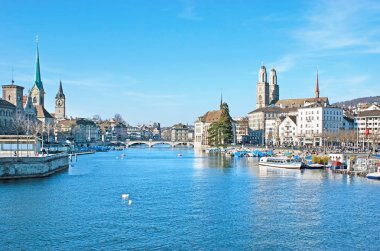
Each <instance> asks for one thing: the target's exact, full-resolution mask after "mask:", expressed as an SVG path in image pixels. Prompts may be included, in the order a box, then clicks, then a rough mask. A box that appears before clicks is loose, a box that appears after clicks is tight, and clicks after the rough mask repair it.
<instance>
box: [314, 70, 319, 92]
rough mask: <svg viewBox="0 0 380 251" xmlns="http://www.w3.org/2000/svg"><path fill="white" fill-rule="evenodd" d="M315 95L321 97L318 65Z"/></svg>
mask: <svg viewBox="0 0 380 251" xmlns="http://www.w3.org/2000/svg"><path fill="white" fill-rule="evenodd" d="M315 97H316V98H319V83H318V67H317V83H316V86H315Z"/></svg>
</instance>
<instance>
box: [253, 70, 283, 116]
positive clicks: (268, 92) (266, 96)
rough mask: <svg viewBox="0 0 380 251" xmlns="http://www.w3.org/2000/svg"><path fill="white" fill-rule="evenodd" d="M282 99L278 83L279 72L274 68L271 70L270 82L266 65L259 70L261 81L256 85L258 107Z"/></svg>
mask: <svg viewBox="0 0 380 251" xmlns="http://www.w3.org/2000/svg"><path fill="white" fill-rule="evenodd" d="M279 99H280V88H279V86H278V84H277V73H276V70H275V69H274V68H273V69H272V70H270V74H269V83H268V80H267V70H266V68H265V66H264V65H262V66H261V68H260V71H259V81H258V82H257V87H256V109H258V108H263V107H266V106H269V105H272V104H275V103H276V102H277V101H278V100H279Z"/></svg>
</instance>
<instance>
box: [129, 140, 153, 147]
mask: <svg viewBox="0 0 380 251" xmlns="http://www.w3.org/2000/svg"><path fill="white" fill-rule="evenodd" d="M135 145H146V146H148V147H150V146H149V143H148V142H143V141H136V142H130V143H128V144H127V147H131V146H135Z"/></svg>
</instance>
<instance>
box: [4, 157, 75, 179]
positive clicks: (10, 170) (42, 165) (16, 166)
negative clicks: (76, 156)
mask: <svg viewBox="0 0 380 251" xmlns="http://www.w3.org/2000/svg"><path fill="white" fill-rule="evenodd" d="M68 167H69V157H68V155H67V154H66V153H61V154H54V155H49V156H45V157H1V158H0V180H1V179H22V178H41V177H46V176H49V175H52V174H53V173H56V172H59V171H62V170H65V169H67V168H68Z"/></svg>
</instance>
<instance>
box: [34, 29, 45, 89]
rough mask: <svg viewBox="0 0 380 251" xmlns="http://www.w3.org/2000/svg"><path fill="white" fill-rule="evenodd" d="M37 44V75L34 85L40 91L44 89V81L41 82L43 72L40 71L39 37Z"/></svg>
mask: <svg viewBox="0 0 380 251" xmlns="http://www.w3.org/2000/svg"><path fill="white" fill-rule="evenodd" d="M36 43H37V52H36V54H37V55H36V75H35V80H34V84H35V85H36V86H37V88H38V89H39V90H41V89H43V85H42V80H41V70H40V53H39V50H38V35H37V36H36Z"/></svg>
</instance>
